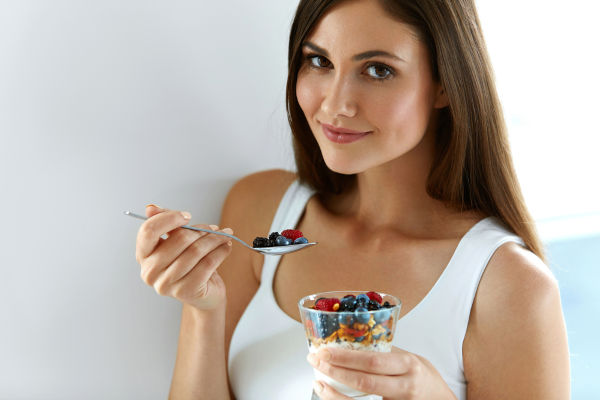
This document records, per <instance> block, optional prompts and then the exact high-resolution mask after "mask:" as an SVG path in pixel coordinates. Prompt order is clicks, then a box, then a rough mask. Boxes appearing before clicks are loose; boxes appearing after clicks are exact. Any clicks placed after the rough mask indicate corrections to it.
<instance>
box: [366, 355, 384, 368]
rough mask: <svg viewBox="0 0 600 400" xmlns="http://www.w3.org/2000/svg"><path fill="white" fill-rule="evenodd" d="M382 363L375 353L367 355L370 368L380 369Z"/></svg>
mask: <svg viewBox="0 0 600 400" xmlns="http://www.w3.org/2000/svg"><path fill="white" fill-rule="evenodd" d="M382 363H383V360H382V359H381V357H377V354H373V355H372V356H371V357H369V361H368V367H369V368H370V369H371V370H375V371H378V370H380V369H381V367H382Z"/></svg>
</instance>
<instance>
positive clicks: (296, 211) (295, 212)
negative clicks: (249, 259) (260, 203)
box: [261, 180, 315, 290]
mask: <svg viewBox="0 0 600 400" xmlns="http://www.w3.org/2000/svg"><path fill="white" fill-rule="evenodd" d="M314 194H315V190H314V189H312V188H310V187H308V186H306V185H303V184H301V183H300V182H299V181H298V180H295V181H294V182H292V184H291V185H290V186H289V187H288V189H287V190H286V192H285V194H284V195H283V197H282V198H281V202H280V203H279V207H278V208H277V211H276V212H275V217H274V218H273V222H272V223H271V228H270V229H269V234H270V233H271V232H281V231H282V230H284V229H295V228H296V225H297V224H298V222H299V221H300V217H302V215H303V214H304V209H305V207H306V203H307V202H308V200H309V199H310V198H311V197H312V196H313V195H314ZM280 259H281V256H280V255H279V256H265V262H264V264H263V268H262V272H261V287H266V288H269V290H270V289H271V287H272V284H273V276H274V275H275V270H276V269H277V266H278V265H279V260H280Z"/></svg>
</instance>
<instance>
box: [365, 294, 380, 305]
mask: <svg viewBox="0 0 600 400" xmlns="http://www.w3.org/2000/svg"><path fill="white" fill-rule="evenodd" d="M367 296H369V299H371V300H373V301H376V302H377V303H379V304H381V302H382V301H383V299H382V298H381V296H380V295H379V293H375V292H367Z"/></svg>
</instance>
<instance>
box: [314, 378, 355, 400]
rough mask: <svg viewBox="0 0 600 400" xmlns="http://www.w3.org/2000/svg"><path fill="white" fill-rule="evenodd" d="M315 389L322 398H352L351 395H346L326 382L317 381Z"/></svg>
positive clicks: (330, 399)
mask: <svg viewBox="0 0 600 400" xmlns="http://www.w3.org/2000/svg"><path fill="white" fill-rule="evenodd" d="M313 389H314V390H315V393H317V394H318V395H319V399H321V400H352V398H351V397H348V396H344V395H343V394H341V393H340V392H338V391H337V390H335V389H334V388H332V387H331V386H329V385H328V384H326V383H325V382H321V381H315V383H314V384H313Z"/></svg>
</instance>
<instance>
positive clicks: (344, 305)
mask: <svg viewBox="0 0 600 400" xmlns="http://www.w3.org/2000/svg"><path fill="white" fill-rule="evenodd" d="M356 304H357V301H356V298H355V297H354V296H352V297H348V296H346V297H344V298H342V300H341V301H340V311H354V310H355V309H356Z"/></svg>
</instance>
